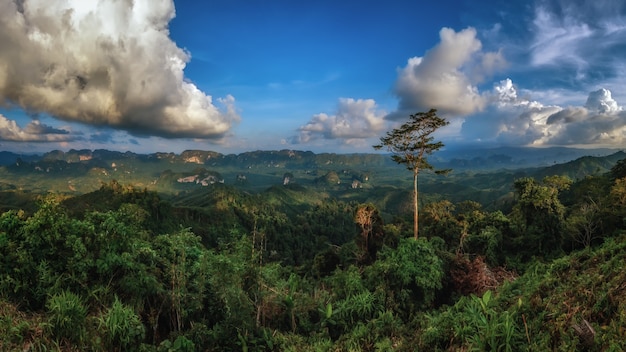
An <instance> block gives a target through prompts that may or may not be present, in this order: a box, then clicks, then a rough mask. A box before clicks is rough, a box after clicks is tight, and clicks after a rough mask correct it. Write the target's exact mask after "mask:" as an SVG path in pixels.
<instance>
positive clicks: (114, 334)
mask: <svg viewBox="0 0 626 352" xmlns="http://www.w3.org/2000/svg"><path fill="white" fill-rule="evenodd" d="M99 323H100V324H99V325H100V326H99V328H100V329H101V330H102V331H103V335H104V342H105V344H106V347H107V349H108V350H109V351H136V350H138V348H139V346H140V344H141V341H142V340H143V338H144V334H145V330H144V327H143V325H142V324H141V320H140V319H139V317H138V316H137V314H135V311H134V310H133V309H132V308H130V307H127V306H125V305H124V304H122V302H120V301H119V299H117V297H116V298H115V301H114V302H113V305H112V306H111V308H109V309H107V311H106V312H105V313H104V314H103V315H102V316H100V319H99Z"/></svg>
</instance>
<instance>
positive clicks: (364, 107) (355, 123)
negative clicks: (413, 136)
mask: <svg viewBox="0 0 626 352" xmlns="http://www.w3.org/2000/svg"><path fill="white" fill-rule="evenodd" d="M384 116H385V113H384V112H383V111H380V110H378V108H377V105H376V102H375V101H374V100H372V99H356V100H355V99H352V98H340V99H339V104H338V106H337V112H336V113H335V114H334V115H328V114H325V113H321V114H317V115H314V116H313V117H312V118H311V120H310V121H309V122H308V123H307V124H305V125H304V126H301V127H300V128H299V129H298V131H299V132H300V133H299V136H298V137H296V138H294V139H293V142H294V143H307V142H311V141H313V140H317V139H335V140H341V141H342V142H343V143H348V144H354V143H358V141H362V140H363V139H366V138H370V137H374V136H377V135H378V134H379V133H380V132H381V131H382V130H384V128H385V122H384Z"/></svg>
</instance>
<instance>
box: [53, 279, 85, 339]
mask: <svg viewBox="0 0 626 352" xmlns="http://www.w3.org/2000/svg"><path fill="white" fill-rule="evenodd" d="M46 308H47V309H48V322H49V324H50V330H51V332H52V335H53V338H54V339H55V340H57V341H63V340H66V341H69V342H72V343H75V344H79V345H80V344H82V343H83V342H84V337H85V320H86V318H87V308H85V305H84V304H83V300H82V299H81V298H80V297H79V296H78V295H76V294H74V293H72V292H70V291H61V292H60V293H57V294H54V295H52V296H50V298H49V299H48V301H47V302H46Z"/></svg>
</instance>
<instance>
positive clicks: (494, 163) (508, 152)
mask: <svg viewBox="0 0 626 352" xmlns="http://www.w3.org/2000/svg"><path fill="white" fill-rule="evenodd" d="M618 151H620V149H608V148H600V149H580V148H566V147H550V148H529V147H501V148H471V147H469V148H449V149H445V150H441V151H439V152H437V153H436V154H434V158H433V159H432V161H433V163H436V164H437V163H438V164H441V165H443V166H445V167H447V168H452V169H459V168H460V169H498V168H507V169H519V168H528V167H547V166H553V165H556V164H562V163H567V162H569V161H572V160H575V159H578V158H581V157H584V156H591V157H603V156H607V155H610V154H614V153H616V152H618Z"/></svg>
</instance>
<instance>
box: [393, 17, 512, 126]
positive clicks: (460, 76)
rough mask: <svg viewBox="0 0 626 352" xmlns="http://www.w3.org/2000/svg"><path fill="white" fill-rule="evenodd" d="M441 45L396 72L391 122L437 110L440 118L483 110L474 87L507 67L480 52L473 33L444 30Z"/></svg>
mask: <svg viewBox="0 0 626 352" xmlns="http://www.w3.org/2000/svg"><path fill="white" fill-rule="evenodd" d="M439 36H440V39H441V41H440V43H439V44H437V46H435V47H434V48H433V49H431V50H429V51H428V52H427V53H426V54H425V55H424V57H414V58H411V59H409V60H408V63H407V65H406V66H405V67H404V68H402V69H400V70H399V72H398V79H397V81H396V84H395V93H396V95H397V96H398V98H399V99H400V101H399V106H398V111H397V112H396V113H393V114H392V115H390V118H406V117H407V116H408V115H410V114H412V113H415V112H418V111H427V110H429V109H431V108H435V109H438V110H439V111H440V112H441V113H443V114H448V113H450V114H461V115H466V114H470V113H473V112H475V111H479V110H482V109H483V108H484V106H485V104H486V101H485V97H484V96H482V95H481V94H480V93H479V91H478V87H477V84H478V83H480V82H482V81H483V80H484V79H485V77H487V76H489V75H491V74H492V73H493V72H494V71H497V70H500V69H502V68H503V67H504V66H506V61H505V59H504V57H503V56H502V54H501V53H500V52H487V53H483V52H482V51H481V46H482V45H481V42H480V40H478V39H477V38H476V30H475V29H474V28H467V29H464V30H462V31H460V32H455V31H454V30H452V29H450V28H443V29H442V30H441V31H440V33H439Z"/></svg>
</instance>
